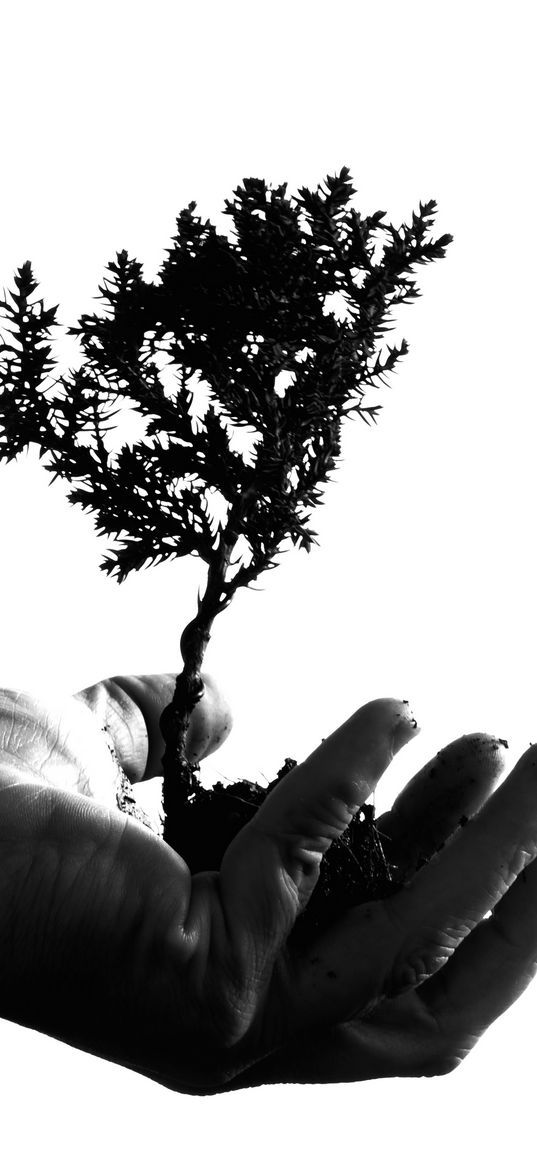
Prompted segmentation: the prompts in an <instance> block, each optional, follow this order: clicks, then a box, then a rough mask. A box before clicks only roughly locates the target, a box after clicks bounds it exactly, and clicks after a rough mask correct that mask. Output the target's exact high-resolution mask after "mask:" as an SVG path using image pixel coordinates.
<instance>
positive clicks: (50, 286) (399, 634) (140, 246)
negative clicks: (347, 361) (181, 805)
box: [0, 0, 537, 1165]
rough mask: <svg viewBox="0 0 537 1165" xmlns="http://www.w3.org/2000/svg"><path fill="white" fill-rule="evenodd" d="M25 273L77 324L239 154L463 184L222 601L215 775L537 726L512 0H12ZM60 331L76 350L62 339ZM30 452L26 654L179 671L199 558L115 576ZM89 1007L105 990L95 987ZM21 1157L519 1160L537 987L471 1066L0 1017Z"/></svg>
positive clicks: (530, 185)
mask: <svg viewBox="0 0 537 1165" xmlns="http://www.w3.org/2000/svg"><path fill="white" fill-rule="evenodd" d="M1 10H2V26H3V27H2V39H3V50H2V58H3V64H2V89H1V94H2V96H1V101H2V112H3V128H2V137H1V157H2V181H1V184H0V286H2V285H4V286H9V285H11V282H12V275H13V271H14V269H15V268H16V267H17V266H19V265H20V264H21V263H22V262H23V261H24V260H25V259H26V258H31V260H32V263H33V266H34V271H35V273H36V276H37V278H38V279H39V280H40V284H41V288H42V293H43V294H44V296H45V298H46V300H48V302H49V303H60V305H61V307H60V313H59V315H60V318H61V319H62V320H63V322H64V323H66V324H69V323H74V322H76V320H77V318H78V316H79V315H80V314H81V313H82V312H83V311H87V310H92V297H93V296H94V295H95V294H96V291H97V284H98V282H99V280H100V279H101V277H102V274H103V271H104V266H105V264H106V263H107V262H108V261H109V260H110V259H111V258H113V256H114V254H115V251H116V250H118V249H121V248H122V247H126V248H127V249H128V250H129V252H130V253H131V254H132V255H134V256H136V257H137V258H138V259H140V260H141V261H142V262H143V263H144V264H145V270H146V273H147V274H149V275H154V274H155V272H156V269H157V267H158V265H159V263H160V261H161V259H162V257H163V251H164V248H165V247H166V246H167V245H168V242H169V239H170V237H171V235H172V233H173V230H174V226H175V217H176V215H177V214H178V213H179V211H180V210H181V209H182V208H183V207H184V206H185V205H186V204H187V203H188V202H189V201H190V200H191V199H195V200H196V201H197V202H198V205H199V208H200V211H201V213H202V214H203V215H204V216H205V217H211V218H212V219H213V221H216V222H217V223H218V224H219V225H220V226H223V225H224V222H225V220H223V219H221V218H220V217H219V216H220V212H221V210H222V208H223V203H224V199H225V198H226V197H228V196H230V195H231V192H232V190H233V188H234V187H235V186H236V185H237V184H238V183H239V182H240V181H241V180H242V178H244V177H245V176H252V175H253V176H258V177H264V178H266V179H267V181H269V182H270V183H272V184H276V183H279V182H282V181H288V183H289V190H290V192H292V191H294V190H296V189H297V187H298V186H301V185H309V186H310V187H312V186H313V187H315V186H316V185H317V183H318V182H320V181H321V180H322V179H323V178H324V176H325V175H326V174H327V173H334V172H335V171H336V170H339V169H341V167H342V166H343V165H348V166H349V167H350V170H351V174H352V176H353V179H354V184H355V185H356V186H357V188H358V195H357V198H356V205H358V206H359V208H360V209H361V210H362V211H364V212H372V211H374V210H377V209H379V208H380V209H383V210H386V211H387V212H388V217H389V218H390V219H391V220H392V221H395V222H397V221H401V220H403V219H405V218H408V217H409V216H410V214H411V211H412V209H413V208H416V207H417V204H418V201H419V200H420V199H422V200H423V201H425V200H426V199H428V198H431V197H433V198H436V199H437V201H438V203H439V215H438V220H437V231H438V233H439V234H440V233H443V232H444V231H449V232H451V233H453V234H454V236H455V242H454V244H453V245H452V246H451V247H450V248H449V250H448V256H447V258H446V259H445V260H443V261H442V262H438V263H435V264H434V265H432V266H431V267H430V268H426V269H423V270H422V272H420V275H419V281H420V285H421V287H422V290H423V298H422V299H421V300H419V301H418V302H417V303H415V304H414V305H412V306H409V307H405V308H403V309H402V311H401V314H400V317H399V319H400V325H401V326H400V328H399V330H398V332H397V333H395V334H394V335H397V336H398V337H399V336H400V335H405V336H406V337H407V339H408V340H409V342H410V345H411V351H410V354H409V356H408V357H407V358H406V360H405V361H404V362H402V363H401V365H400V372H399V374H398V375H397V376H396V377H394V378H393V380H392V387H391V389H390V390H389V391H384V392H383V393H382V394H379V399H381V400H382V401H383V403H384V408H383V411H382V413H381V416H380V420H379V424H378V426H377V427H376V428H372V429H368V428H367V427H366V426H365V425H363V424H362V423H361V422H360V421H355V422H354V423H351V424H349V426H348V428H347V430H346V433H345V439H344V461H343V464H342V467H341V469H340V470H339V472H338V474H337V477H336V480H335V482H334V484H333V485H332V486H331V487H330V488H329V489H328V490H327V493H326V502H325V505H324V506H323V507H322V508H321V510H319V511H318V513H317V515H316V520H315V522H314V526H315V527H316V529H317V530H318V533H319V539H320V548H319V549H317V550H315V551H314V552H312V554H311V555H310V556H309V557H308V556H307V555H306V554H304V553H303V552H298V551H295V552H292V553H289V554H288V555H286V556H284V558H283V560H282V565H281V567H279V569H278V570H276V571H274V572H272V573H271V574H270V575H268V576H265V578H264V579H262V580H261V586H262V588H263V590H262V593H260V594H255V593H253V592H248V593H245V594H241V595H239V597H238V598H237V599H236V600H235V601H234V604H233V606H232V607H231V608H230V609H229V611H227V612H226V613H225V614H224V615H223V616H221V618H220V619H219V620H218V621H217V624H216V626H215V630H214V635H213V640H212V642H211V646H210V656H209V657H208V659H207V667H208V670H211V671H212V672H213V673H214V674H215V675H216V676H217V677H218V678H219V680H220V681H221V682H222V684H224V685H225V686H226V688H227V690H228V692H229V695H230V698H231V701H232V704H233V707H234V710H235V728H234V731H233V734H232V737H231V738H230V740H229V742H228V743H227V744H226V745H225V747H224V748H223V749H222V750H221V752H220V753H218V754H217V755H216V756H215V758H214V766H213V770H212V772H213V775H215V774H216V773H223V774H224V775H228V776H231V777H236V776H246V777H249V778H255V777H257V778H258V779H262V776H263V775H266V776H268V777H272V776H273V775H274V773H275V771H276V768H277V767H279V766H280V764H281V763H282V760H283V758H284V757H285V756H288V755H291V756H295V757H298V758H300V757H302V756H304V755H305V754H306V753H307V752H308V751H310V750H311V749H312V748H313V747H315V745H316V744H317V743H318V741H319V739H320V738H321V736H324V735H326V734H327V733H328V732H329V731H330V730H331V729H332V728H334V727H335V726H336V725H337V724H338V723H339V722H341V721H342V720H343V719H345V718H346V717H347V716H348V715H349V714H350V713H351V712H352V711H353V710H354V709H355V708H356V707H358V706H359V705H360V704H361V703H363V702H365V701H366V700H368V699H371V698H373V697H375V696H379V695H394V696H402V697H404V698H407V699H410V701H411V703H412V705H413V707H414V710H415V712H416V715H417V717H418V719H419V721H420V723H421V725H422V733H421V736H420V737H419V739H418V740H417V741H416V742H415V743H414V744H412V745H411V746H409V748H408V749H407V750H406V752H403V753H402V754H400V756H399V757H398V759H397V761H396V762H395V764H394V766H393V768H392V770H390V773H389V774H388V775H387V776H386V778H385V779H384V781H383V783H382V788H379V791H378V793H377V805H378V806H379V807H380V808H382V807H384V805H387V804H389V802H390V799H391V798H392V797H393V794H394V792H395V791H396V790H398V789H399V788H400V786H401V784H402V782H403V780H405V779H406V778H407V777H408V776H409V775H411V773H412V772H413V771H414V770H415V769H416V768H417V767H418V766H419V765H420V764H421V763H423V762H424V761H425V760H426V759H427V757H428V756H429V755H430V754H432V753H434V752H435V751H436V750H437V749H438V748H439V747H440V746H441V745H442V744H444V743H447V741H448V740H450V739H453V738H454V737H456V736H458V735H460V734H461V733H463V732H467V731H474V730H484V731H490V732H494V733H497V734H499V735H501V736H507V737H508V738H509V740H510V745H511V750H512V752H511V754H510V755H512V758H513V760H514V759H515V758H516V757H517V756H518V755H519V753H520V752H521V751H523V749H525V748H526V747H527V745H528V743H529V742H530V740H535V739H537V701H536V694H537V693H536V691H535V666H534V660H535V657H536V648H537V630H536V620H535V585H536V576H535V562H534V560H535V506H536V500H537V478H536V474H535V461H534V449H535V443H536V434H537V394H536V392H535V383H534V380H535V374H534V367H533V359H532V343H533V327H534V312H535V301H534V277H533V272H534V267H535V231H534V215H535V211H534V206H535V185H534V178H533V173H532V155H533V152H534V151H533V145H532V143H533V141H534V113H535V92H534V85H533V81H532V75H533V71H534V47H535V39H534V35H533V34H534V29H533V28H532V27H531V23H532V16H531V6H530V5H529V4H528V5H527V4H524V3H517V2H512V3H510V4H498V3H491V2H490V0H488V2H486V3H485V2H483V3H472V2H471V0H466V3H460V2H456V3H453V0H452V2H451V3H450V4H447V3H444V4H443V3H440V4H430V3H422V2H421V0H420V2H406V3H405V2H403V0H401V2H400V3H393V2H392V3H382V2H380V3H361V2H360V0H355V2H345V0H331V2H330V3H323V4H321V3H317V2H314V0H310V3H303V2H293V0H287V3H285V2H282V0H272V2H271V3H270V4H268V3H264V4H259V3H257V4H256V3H255V2H251V3H241V2H239V0H228V2H227V3H225V4H224V3H220V4H218V3H208V2H207V0H198V3H196V4H194V3H181V2H179V3H175V4H172V3H169V4H167V3H164V2H163V0H152V3H151V4H140V3H136V2H132V0H131V2H130V3H126V2H123V0H120V2H115V0H107V2H106V3H102V2H100V0H97V2H96V0H93V3H92V4H91V5H89V4H87V5H86V4H84V5H82V4H77V3H73V2H71V3H61V2H59V0H48V2H47V3H45V4H41V3H35V2H34V3H26V4H24V5H22V4H21V5H13V4H12V3H2V5H1ZM65 350H66V352H67V348H66V349H65ZM49 480H50V479H49V477H48V475H46V473H45V471H44V470H43V469H42V468H41V467H40V466H39V464H38V462H37V459H36V457H34V456H28V457H25V458H21V459H20V461H19V462H18V463H17V464H16V465H12V466H9V467H2V468H0V522H1V526H0V528H1V530H2V544H3V548H4V556H3V566H2V574H1V578H0V602H1V608H0V609H1V612H2V652H1V666H0V682H1V683H2V684H3V685H5V686H11V687H15V686H21V687H25V688H38V689H40V690H59V691H70V690H75V689H76V688H78V687H82V686H85V685H86V684H88V683H91V682H92V681H94V680H96V679H99V678H101V677H103V676H105V675H107V674H114V673H118V672H128V671H133V672H136V671H138V672H143V671H159V670H172V669H175V667H176V666H177V660H178V651H177V641H178V632H179V629H180V628H181V627H182V626H183V624H184V622H185V621H186V619H187V618H188V617H189V616H190V614H191V613H192V611H193V604H194V601H195V594H196V588H197V583H198V580H199V579H200V577H201V576H200V573H199V569H198V566H197V565H196V563H185V562H176V563H170V564H166V565H163V566H160V567H156V568H153V569H150V570H147V571H145V572H142V574H140V575H139V576H131V578H129V580H128V581H127V582H126V583H125V584H123V586H121V587H118V585H117V584H116V583H115V582H114V581H112V580H109V579H107V578H106V576H104V575H103V574H102V572H100V571H99V569H98V564H99V560H100V556H101V553H102V552H103V551H104V549H105V545H104V543H103V542H102V541H98V540H97V539H96V538H95V536H94V534H93V526H92V520H91V518H90V517H88V516H87V515H84V514H82V512H81V511H78V510H74V509H72V508H70V507H69V506H68V504H67V502H66V501H65V494H64V491H63V488H62V486H61V484H59V483H56V484H55V485H51V486H50V487H49V484H48V483H49ZM82 1005H83V1002H82ZM0 1037H1V1044H0V1096H1V1097H2V1118H1V1119H2V1140H3V1143H4V1144H6V1139H7V1143H8V1144H9V1145H10V1153H9V1154H8V1158H7V1159H9V1160H10V1161H11V1160H12V1161H17V1162H21V1163H23V1165H26V1163H27V1162H30V1161H33V1160H34V1159H35V1157H36V1155H37V1154H38V1153H39V1155H40V1159H42V1160H46V1161H47V1160H49V1159H50V1160H54V1161H55V1162H57V1163H58V1165H59V1163H62V1165H63V1162H68V1161H71V1160H74V1161H76V1162H77V1165H85V1163H86V1162H90V1161H92V1162H93V1161H95V1158H96V1155H97V1154H98V1155H99V1157H100V1159H101V1160H103V1161H106V1162H112V1161H114V1160H116V1159H117V1160H118V1161H121V1162H123V1161H128V1162H136V1163H137V1162H139V1161H140V1162H142V1161H144V1162H145V1161H146V1160H147V1158H148V1155H149V1154H151V1158H152V1159H153V1160H162V1159H165V1160H166V1161H178V1162H179V1161H183V1160H188V1161H189V1162H192V1163H196V1165H197V1163H198V1162H200V1163H201V1162H202V1163H205V1162H207V1163H209V1162H212V1161H213V1160H214V1161H217V1162H218V1163H222V1165H224V1163H226V1165H227V1162H231V1161H233V1162H234V1163H235V1165H242V1163H243V1162H244V1163H246V1162H251V1161H253V1162H259V1163H260V1165H265V1163H266V1162H269V1161H271V1162H272V1161H273V1159H274V1158H275V1157H277V1158H278V1159H279V1160H283V1161H287V1160H289V1161H291V1160H297V1159H300V1160H303V1159H307V1160H308V1162H310V1165H317V1163H320V1162H321V1161H324V1160H326V1159H327V1158H328V1156H329V1154H330V1155H331V1154H333V1156H330V1159H331V1160H336V1159H337V1155H338V1154H342V1159H344V1160H352V1161H354V1160H371V1159H373V1158H376V1159H377V1160H379V1161H382V1162H384V1161H386V1162H387V1161H390V1160H392V1159H395V1160H396V1161H397V1163H398V1165H406V1162H411V1161H412V1162H413V1161H416V1160H419V1159H425V1160H428V1161H429V1160H438V1161H439V1162H442V1163H443V1162H444V1161H447V1160H448V1158H451V1155H452V1154H453V1152H457V1153H458V1154H459V1156H460V1157H461V1158H462V1159H464V1160H466V1159H470V1157H471V1156H472V1155H473V1153H474V1152H475V1151H476V1150H478V1151H479V1152H480V1153H481V1154H482V1156H483V1158H484V1159H487V1160H489V1161H491V1160H492V1161H500V1160H503V1159H504V1158H505V1156H506V1154H509V1155H513V1154H516V1152H517V1151H521V1150H524V1149H526V1148H527V1146H528V1144H530V1145H531V1144H532V1143H533V1140H534V1087H533V1085H534V1059H535V1046H536V1039H537V987H533V989H530V990H529V991H528V992H527V994H526V996H525V997H524V998H523V1000H521V1001H519V1003H518V1004H516V1005H515V1006H514V1007H513V1008H512V1009H511V1011H510V1012H509V1013H508V1014H507V1015H506V1016H505V1017H504V1018H503V1019H502V1020H501V1021H499V1022H498V1023H497V1024H496V1025H495V1027H494V1028H493V1029H492V1030H491V1031H490V1032H489V1033H488V1034H487V1036H486V1037H484V1038H483V1040H482V1041H481V1044H480V1045H479V1046H478V1048H477V1049H476V1051H475V1052H474V1053H473V1055H472V1056H471V1057H470V1058H469V1059H468V1060H467V1061H466V1062H465V1063H464V1065H463V1066H462V1067H461V1068H460V1069H459V1071H458V1072H457V1073H455V1074H454V1075H453V1076H450V1077H447V1078H445V1079H439V1080H415V1081H413V1080H409V1081H406V1080H394V1081H385V1082H371V1083H369V1084H359V1085H345V1086H343V1085H338V1086H334V1087H323V1088H312V1087H288V1088H265V1089H258V1090H253V1091H250V1092H244V1093H237V1094H233V1095H231V1096H223V1097H218V1098H214V1099H198V1098H189V1097H186V1096H180V1095H174V1094H172V1093H170V1092H167V1091H166V1090H164V1089H161V1088H160V1087H159V1086H157V1085H156V1084H153V1083H151V1082H149V1081H146V1080H144V1079H142V1078H141V1077H137V1076H135V1075H133V1074H131V1073H129V1072H127V1071H126V1070H123V1069H120V1068H118V1067H115V1066H113V1065H108V1064H106V1063H104V1062H101V1061H98V1060H95V1059H92V1058H90V1057H88V1056H85V1055H83V1054H81V1053H78V1052H76V1051H73V1050H71V1049H69V1048H66V1047H64V1046H62V1045H60V1044H57V1043H55V1042H54V1041H51V1040H48V1039H46V1038H44V1037H41V1036H38V1035H36V1034H34V1033H32V1032H28V1031H26V1030H23V1029H20V1028H17V1027H15V1026H14V1025H10V1024H7V1023H3V1024H1V1025H0Z"/></svg>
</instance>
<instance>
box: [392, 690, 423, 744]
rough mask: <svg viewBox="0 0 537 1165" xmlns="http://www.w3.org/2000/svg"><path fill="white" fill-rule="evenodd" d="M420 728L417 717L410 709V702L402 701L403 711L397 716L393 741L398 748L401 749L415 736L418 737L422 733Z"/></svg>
mask: <svg viewBox="0 0 537 1165" xmlns="http://www.w3.org/2000/svg"><path fill="white" fill-rule="evenodd" d="M420 731H421V730H420V726H419V724H418V721H417V720H416V717H415V715H414V713H413V711H412V709H411V707H410V704H409V702H408V700H402V701H401V711H400V712H399V713H397V714H396V720H395V725H394V730H393V740H394V744H395V746H396V747H397V748H401V747H402V745H403V744H406V743H407V742H408V741H409V740H411V739H412V737H413V736H417V735H418V732H420Z"/></svg>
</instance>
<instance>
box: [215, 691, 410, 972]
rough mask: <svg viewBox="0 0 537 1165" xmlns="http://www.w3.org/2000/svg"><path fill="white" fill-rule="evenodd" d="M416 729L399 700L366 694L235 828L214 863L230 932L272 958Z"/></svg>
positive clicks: (263, 957) (268, 961)
mask: <svg viewBox="0 0 537 1165" xmlns="http://www.w3.org/2000/svg"><path fill="white" fill-rule="evenodd" d="M418 731H419V729H418V726H417V723H416V720H415V719H414V717H413V715H412V712H411V710H410V708H409V706H408V703H407V702H406V701H401V700H393V699H380V700H373V701H371V703H369V704H365V705H364V706H363V707H362V708H360V709H359V710H358V711H357V712H355V713H354V715H353V716H351V717H350V718H349V719H348V720H347V721H345V723H344V724H342V725H341V727H340V728H338V729H336V731H335V732H333V733H332V734H331V736H329V737H327V738H326V740H323V742H322V744H320V745H319V747H318V748H316V749H315V751H314V752H313V753H311V755H310V756H309V757H308V758H307V760H305V761H303V762H302V764H300V765H297V766H296V768H294V769H292V771H291V772H290V773H288V774H287V776H286V777H285V778H284V779H283V780H282V781H281V782H280V783H279V784H278V785H277V786H276V788H275V789H274V790H273V791H272V792H271V793H270V794H269V796H268V797H267V798H266V800H265V801H264V802H263V805H262V806H261V808H260V809H259V810H258V811H257V813H256V814H255V816H254V817H253V819H252V821H251V822H249V824H248V825H246V826H245V827H244V829H242V830H241V831H240V833H239V834H237V837H236V838H235V839H234V841H233V842H232V843H231V845H230V846H229V848H228V850H227V851H226V853H225V855H224V859H223V862H222V867H221V871H220V885H221V890H222V901H223V905H224V909H225V910H226V914H227V916H228V922H229V931H228V933H229V934H230V936H233V938H232V941H236V942H237V944H240V946H244V944H246V947H247V948H248V949H250V950H251V949H252V940H253V945H254V948H255V949H256V951H257V953H258V954H259V956H260V958H261V960H262V962H263V964H264V965H265V966H267V965H271V964H272V962H273V960H274V958H275V956H276V954H277V952H278V950H279V948H280V946H281V944H282V943H283V942H284V941H285V939H286V938H287V936H288V934H289V932H290V930H291V929H292V927H293V925H294V922H295V919H296V917H297V915H298V914H299V913H300V911H301V910H303V908H304V906H305V905H306V903H307V901H308V899H309V897H310V895H311V893H312V891H313V889H314V886H315V884H316V882H317V878H318V876H319V869H320V864H321V861H322V858H323V855H324V854H325V853H326V851H327V850H328V848H329V847H330V845H331V844H332V842H333V841H334V840H335V839H336V838H337V837H340V836H341V834H342V833H343V832H344V831H345V829H346V828H347V826H348V825H349V824H350V822H351V821H352V818H353V817H354V815H355V813H356V812H357V811H358V809H359V808H360V806H361V805H363V803H364V802H365V801H366V800H367V798H368V797H369V796H370V794H371V793H372V792H373V790H374V789H375V787H376V785H377V782H378V780H379V778H380V777H381V776H382V773H383V772H384V771H385V769H386V768H387V767H388V765H389V764H390V761H391V760H392V759H393V757H394V756H395V754H396V753H397V752H398V751H399V749H400V748H402V746H403V745H404V744H406V743H407V742H408V741H409V740H411V739H412V738H413V737H414V736H415V735H416V734H417V732H418Z"/></svg>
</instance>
